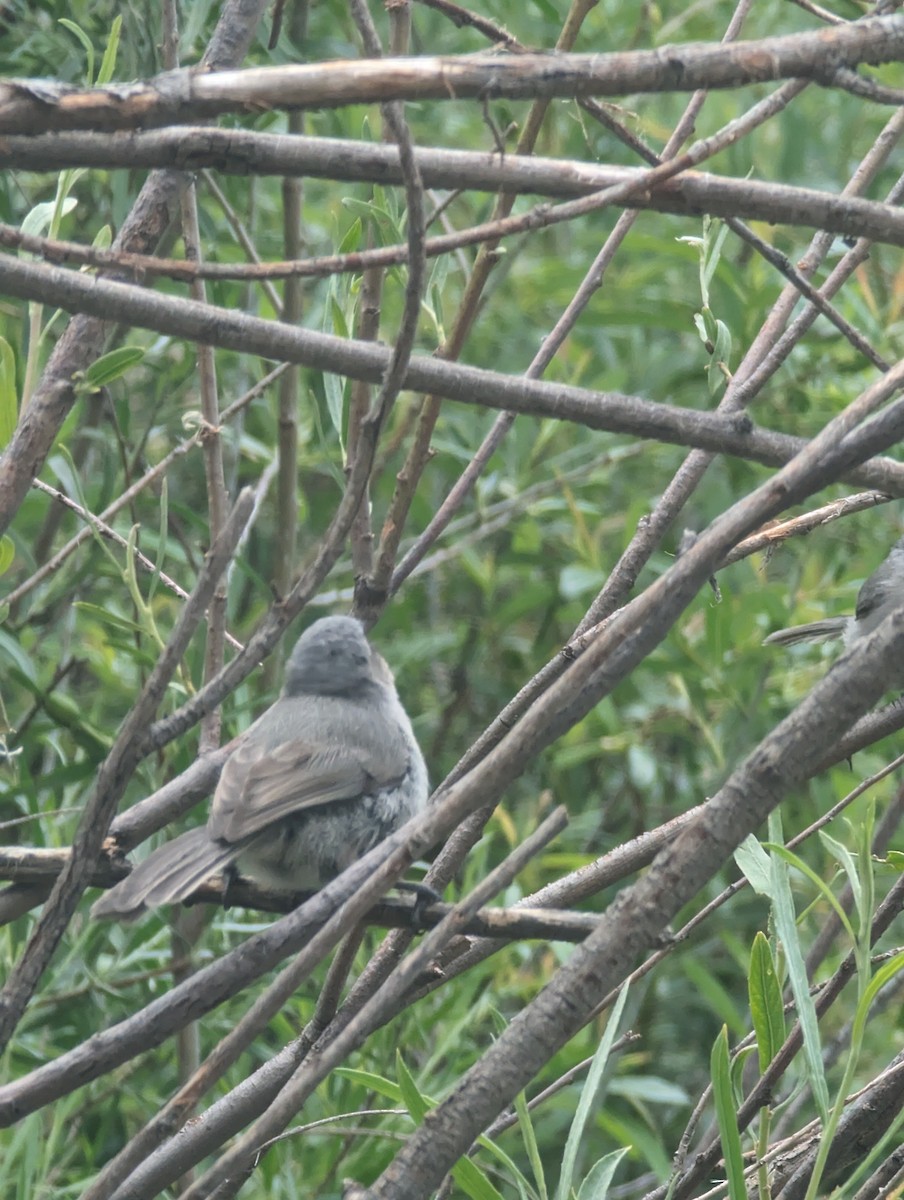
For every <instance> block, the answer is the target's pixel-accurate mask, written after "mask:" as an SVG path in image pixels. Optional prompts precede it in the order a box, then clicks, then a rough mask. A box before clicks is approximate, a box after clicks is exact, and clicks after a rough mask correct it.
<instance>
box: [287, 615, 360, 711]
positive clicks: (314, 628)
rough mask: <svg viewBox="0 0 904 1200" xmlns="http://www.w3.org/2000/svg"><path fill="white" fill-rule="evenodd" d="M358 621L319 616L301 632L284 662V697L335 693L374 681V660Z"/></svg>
mask: <svg viewBox="0 0 904 1200" xmlns="http://www.w3.org/2000/svg"><path fill="white" fill-rule="evenodd" d="M378 659H379V656H378V655H376V654H374V653H373V651H372V650H371V648H370V643H369V642H368V640H367V638H366V637H365V636H364V630H363V628H362V627H361V622H360V621H357V620H356V619H355V618H354V617H321V619H320V620H319V621H315V622H314V624H313V625H311V626H310V627H309V628H308V629H306V630H305V631H304V633H303V634H302V635H301V637H300V638H299V639H298V641H297V642H296V643H295V649H294V650H293V651H292V653H291V654H290V656H289V661H288V663H287V664H286V685H285V688H284V689H283V691H284V695H286V696H297V695H299V694H302V693H314V694H315V695H320V696H336V695H340V694H342V693H344V692H353V691H355V690H356V689H358V688H360V687H361V686H362V685H363V684H365V683H372V682H374V680H375V678H377V677H378V676H379V671H377V674H376V675H375V667H376V662H375V660H378Z"/></svg>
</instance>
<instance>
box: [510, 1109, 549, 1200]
mask: <svg viewBox="0 0 904 1200" xmlns="http://www.w3.org/2000/svg"><path fill="white" fill-rule="evenodd" d="M515 1112H516V1113H517V1114H518V1127H519V1128H520V1130H521V1137H522V1138H523V1139H524V1149H525V1150H526V1151H527V1159H528V1162H529V1163H530V1166H531V1170H532V1171H533V1173H534V1183H535V1184H536V1185H537V1194H538V1195H539V1196H540V1200H546V1197H547V1194H548V1193H547V1191H546V1176H545V1174H544V1172H543V1160H542V1158H541V1157H540V1149H539V1147H538V1145H537V1134H536V1131H535V1129H534V1123H533V1121H532V1120H531V1119H530V1111H529V1109H528V1107H527V1097H526V1096H525V1095H524V1092H519V1093H518V1095H517V1096H516V1097H515Z"/></svg>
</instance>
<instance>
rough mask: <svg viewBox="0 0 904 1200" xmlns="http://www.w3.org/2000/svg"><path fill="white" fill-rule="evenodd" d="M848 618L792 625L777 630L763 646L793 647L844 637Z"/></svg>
mask: <svg viewBox="0 0 904 1200" xmlns="http://www.w3.org/2000/svg"><path fill="white" fill-rule="evenodd" d="M848 620H849V618H848V617H827V618H826V619H825V620H824V621H811V622H810V623H809V625H792V627H791V628H790V629H778V630H776V632H775V633H770V634H769V636H768V637H767V638H766V639H765V640H764V642H763V645H764V646H794V645H796V644H797V643H798V642H824V641H828V640H829V639H830V638H840V637H843V636H844V631H845V629H846V627H847V623H848Z"/></svg>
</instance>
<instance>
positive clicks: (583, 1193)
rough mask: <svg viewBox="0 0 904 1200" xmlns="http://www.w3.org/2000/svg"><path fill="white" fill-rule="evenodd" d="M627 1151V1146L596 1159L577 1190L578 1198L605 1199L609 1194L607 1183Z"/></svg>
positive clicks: (589, 1199) (610, 1180) (586, 1199)
mask: <svg viewBox="0 0 904 1200" xmlns="http://www.w3.org/2000/svg"><path fill="white" fill-rule="evenodd" d="M627 1153H628V1147H627V1146H622V1148H621V1149H620V1150H612V1151H610V1152H609V1154H604V1155H603V1157H602V1158H600V1159H598V1160H597V1161H596V1162H595V1163H594V1164H593V1166H592V1167H591V1168H590V1170H589V1171H588V1172H587V1174H586V1175H585V1176H584V1182H583V1183H582V1184H581V1189H580V1191H579V1192H578V1200H606V1197H607V1196H608V1195H609V1184H610V1183H611V1182H612V1179H613V1177H614V1175H615V1172H616V1171H617V1170H618V1164H619V1163H620V1162H621V1160H622V1159H623V1158H624V1157H625V1155H626V1154H627Z"/></svg>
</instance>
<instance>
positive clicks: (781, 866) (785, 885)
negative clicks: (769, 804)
mask: <svg viewBox="0 0 904 1200" xmlns="http://www.w3.org/2000/svg"><path fill="white" fill-rule="evenodd" d="M769 836H770V838H771V841H772V843H773V844H774V845H779V844H781V842H782V840H783V839H782V825H781V818H780V816H779V814H778V813H777V812H773V813H771V814H770V816H769ZM786 853H787V852H786ZM770 864H771V886H772V897H773V898H772V911H773V914H774V918H775V928H776V931H777V932H778V936H779V937H780V938H781V942H782V948H783V950H784V952H785V961H786V963H787V966H788V980H789V982H790V984H791V991H792V992H793V994H794V1003H795V1004H796V1005H797V1019H798V1020H799V1021H800V1027H801V1032H802V1034H803V1039H804V1062H805V1063H806V1067H807V1079H808V1081H809V1084H810V1088H811V1089H812V1092H813V1101H814V1103H815V1104H816V1109H817V1112H818V1113H819V1117H820V1120H821V1121H822V1123H823V1125H824V1124H825V1122H826V1120H827V1118H828V1111H829V1089H828V1084H827V1083H826V1077H825V1070H824V1068H823V1062H822V1046H821V1043H820V1037H819V1022H818V1020H817V1019H816V1008H815V1006H814V1004H813V997H812V996H811V995H810V985H809V981H808V979H807V968H806V964H805V963H804V956H803V951H802V950H801V945H800V939H799V937H798V934H797V922H796V920H795V914H794V901H793V900H792V898H791V884H790V882H789V879H788V868H787V866H786V865H785V862H784V855H782V854H778V853H773V854H772V856H771V859H770Z"/></svg>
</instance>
